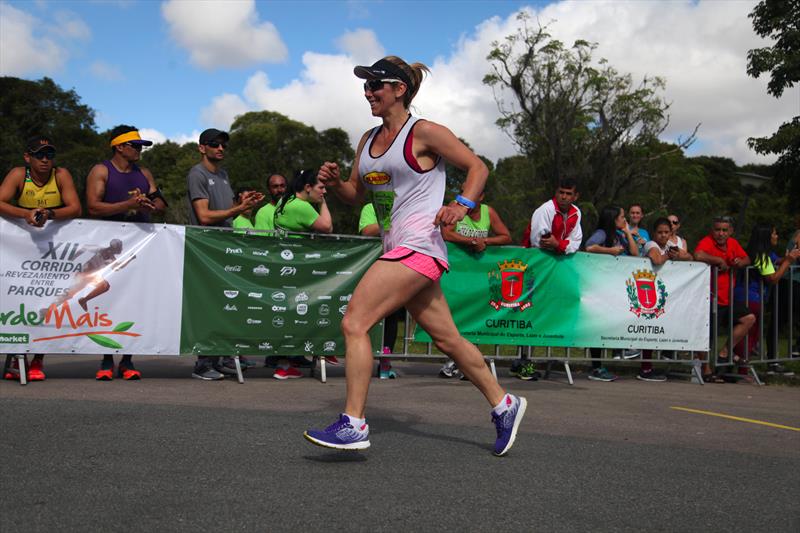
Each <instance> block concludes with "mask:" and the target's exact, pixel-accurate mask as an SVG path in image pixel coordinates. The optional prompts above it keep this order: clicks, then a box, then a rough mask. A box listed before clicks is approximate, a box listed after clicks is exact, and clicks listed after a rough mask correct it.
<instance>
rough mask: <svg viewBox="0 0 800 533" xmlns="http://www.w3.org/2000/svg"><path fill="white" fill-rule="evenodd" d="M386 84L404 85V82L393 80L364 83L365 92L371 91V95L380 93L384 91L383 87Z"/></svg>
mask: <svg viewBox="0 0 800 533" xmlns="http://www.w3.org/2000/svg"><path fill="white" fill-rule="evenodd" d="M385 83H402V82H401V81H400V80H392V79H386V80H367V81H365V82H364V91H369V92H371V93H374V92H376V91H380V90H381V89H383V85H384V84H385Z"/></svg>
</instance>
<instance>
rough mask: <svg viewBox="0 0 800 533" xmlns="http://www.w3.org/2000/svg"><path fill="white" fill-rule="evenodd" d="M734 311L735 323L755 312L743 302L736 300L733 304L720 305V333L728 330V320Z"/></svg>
mask: <svg viewBox="0 0 800 533" xmlns="http://www.w3.org/2000/svg"><path fill="white" fill-rule="evenodd" d="M731 313H733V325H734V326H736V323H737V322H739V320H741V318H742V317H745V316H747V315H751V314H753V312H752V311H751V310H750V309H748V308H747V306H746V305H744V304H743V303H742V302H734V304H733V306H730V305H726V306H724V307H723V306H719V307H717V328H718V331H719V332H720V333H722V332H726V331H728V322H729V321H730V318H731Z"/></svg>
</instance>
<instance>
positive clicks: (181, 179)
mask: <svg viewBox="0 0 800 533" xmlns="http://www.w3.org/2000/svg"><path fill="white" fill-rule="evenodd" d="M199 161H200V152H198V150H197V143H194V142H190V143H186V144H184V145H183V146H181V145H179V144H177V143H174V142H172V141H167V142H165V143H161V144H156V145H153V146H152V147H151V148H148V149H146V150H145V151H144V152H143V153H142V160H141V163H142V166H143V167H147V168H148V169H149V170H150V172H152V173H153V177H154V178H155V180H156V184H157V185H158V186H159V187H161V191H162V193H163V194H164V198H166V200H167V204H168V207H167V211H166V213H165V214H164V215H163V219H164V221H165V222H168V223H171V224H188V223H189V202H188V199H187V196H186V176H187V175H188V174H189V169H191V168H192V167H193V166H194V165H196V164H197V163H198V162H199Z"/></svg>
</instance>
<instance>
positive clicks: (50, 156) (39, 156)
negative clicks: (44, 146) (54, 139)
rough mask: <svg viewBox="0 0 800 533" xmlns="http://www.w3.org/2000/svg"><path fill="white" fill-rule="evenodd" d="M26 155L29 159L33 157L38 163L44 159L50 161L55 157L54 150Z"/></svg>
mask: <svg viewBox="0 0 800 533" xmlns="http://www.w3.org/2000/svg"><path fill="white" fill-rule="evenodd" d="M28 153H29V154H30V156H31V157H33V158H34V159H38V160H39V161H41V160H42V159H44V158H47V159H48V160H50V161H52V160H53V159H55V157H56V151H55V150H39V151H38V152H28Z"/></svg>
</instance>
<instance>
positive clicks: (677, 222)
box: [669, 219, 681, 226]
mask: <svg viewBox="0 0 800 533" xmlns="http://www.w3.org/2000/svg"><path fill="white" fill-rule="evenodd" d="M669 223H670V224H672V225H673V226H677V225H678V224H680V223H681V221H680V220H677V219H676V220H670V221H669Z"/></svg>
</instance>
